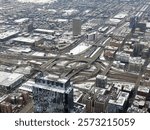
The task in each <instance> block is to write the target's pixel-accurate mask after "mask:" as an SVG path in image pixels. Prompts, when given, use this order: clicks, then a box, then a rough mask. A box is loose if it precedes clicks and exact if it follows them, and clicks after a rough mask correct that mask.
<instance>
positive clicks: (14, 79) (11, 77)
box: [0, 71, 24, 91]
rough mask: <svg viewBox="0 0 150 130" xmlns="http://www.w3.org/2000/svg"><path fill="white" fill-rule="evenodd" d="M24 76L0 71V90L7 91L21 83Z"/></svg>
mask: <svg viewBox="0 0 150 130" xmlns="http://www.w3.org/2000/svg"><path fill="white" fill-rule="evenodd" d="M23 78H24V75H23V74H18V73H8V72H4V71H0V89H1V90H3V91H9V90H12V89H14V88H15V87H17V86H18V85H19V84H21V83H22V82H23Z"/></svg>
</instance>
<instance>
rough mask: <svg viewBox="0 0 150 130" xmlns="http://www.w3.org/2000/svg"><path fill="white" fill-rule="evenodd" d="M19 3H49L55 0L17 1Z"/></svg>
mask: <svg viewBox="0 0 150 130" xmlns="http://www.w3.org/2000/svg"><path fill="white" fill-rule="evenodd" d="M18 1H19V2H32V3H51V2H54V1H56V0H18Z"/></svg>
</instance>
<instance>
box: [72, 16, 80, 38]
mask: <svg viewBox="0 0 150 130" xmlns="http://www.w3.org/2000/svg"><path fill="white" fill-rule="evenodd" d="M79 35H81V20H80V19H73V36H79Z"/></svg>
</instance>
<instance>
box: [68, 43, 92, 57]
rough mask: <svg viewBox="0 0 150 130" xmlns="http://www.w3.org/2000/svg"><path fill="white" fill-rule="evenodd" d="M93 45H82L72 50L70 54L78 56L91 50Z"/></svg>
mask: <svg viewBox="0 0 150 130" xmlns="http://www.w3.org/2000/svg"><path fill="white" fill-rule="evenodd" d="M90 47H91V45H87V44H86V43H81V44H79V45H78V46H76V47H75V48H74V49H72V50H71V51H70V52H69V54H72V55H77V54H80V53H82V52H84V51H85V50H86V49H88V48H90Z"/></svg>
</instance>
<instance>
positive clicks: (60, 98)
mask: <svg viewBox="0 0 150 130" xmlns="http://www.w3.org/2000/svg"><path fill="white" fill-rule="evenodd" d="M35 82H36V84H35V85H34V86H33V100H34V112H38V113H43V112H44V113H56V112H57V113H69V112H72V111H73V105H74V103H73V87H72V85H71V84H70V80H68V79H57V80H54V79H51V78H49V77H48V76H41V75H40V74H39V75H38V76H37V77H36V78H35Z"/></svg>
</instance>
